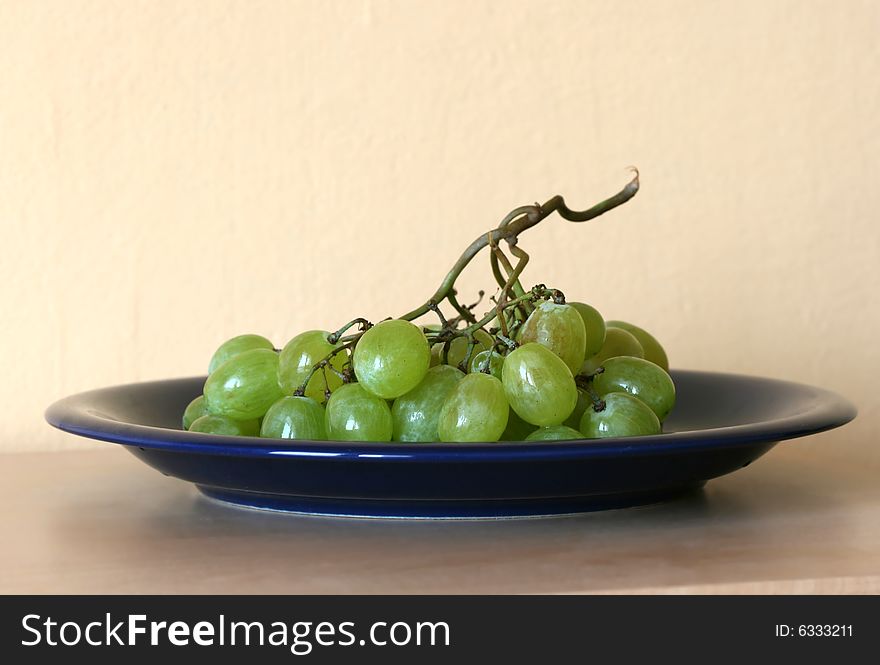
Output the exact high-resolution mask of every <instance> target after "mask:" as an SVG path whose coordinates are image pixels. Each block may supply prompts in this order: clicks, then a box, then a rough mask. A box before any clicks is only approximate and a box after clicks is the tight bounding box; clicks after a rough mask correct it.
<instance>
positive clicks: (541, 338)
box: [519, 302, 586, 374]
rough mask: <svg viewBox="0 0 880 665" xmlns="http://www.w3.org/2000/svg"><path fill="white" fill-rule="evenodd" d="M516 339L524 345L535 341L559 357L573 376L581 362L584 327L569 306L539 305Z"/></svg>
mask: <svg viewBox="0 0 880 665" xmlns="http://www.w3.org/2000/svg"><path fill="white" fill-rule="evenodd" d="M519 339H520V341H521V342H522V343H523V344H528V343H529V342H537V343H538V344H540V345H541V346H545V347H547V348H548V349H550V350H551V351H552V352H553V353H555V354H556V355H557V356H559V357H560V358H561V359H562V361H563V362H564V363H565V364H566V365H567V366H568V369H569V371H571V373H572V374H577V372H578V370H579V369H580V368H581V365H583V363H584V357H585V349H586V328H585V327H584V320H583V319H582V318H581V315H580V314H579V313H578V311H577V310H576V309H575V308H574V307H572V306H571V305H558V304H556V303H553V302H542V303H540V304H539V305H538V306H537V307H536V308H535V311H534V312H532V313H531V315H529V318H528V319H526V322H525V323H524V324H523V326H522V328H521V330H520V332H519Z"/></svg>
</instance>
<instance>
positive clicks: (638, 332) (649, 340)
mask: <svg viewBox="0 0 880 665" xmlns="http://www.w3.org/2000/svg"><path fill="white" fill-rule="evenodd" d="M605 325H609V326H614V327H615V328H621V329H622V330H626V331H627V332H628V333H630V334H631V335H632V336H633V337H635V338H636V339H637V340H639V344H641V345H642V348H643V349H644V350H645V360H650V361H651V362H652V363H654V364H655V365H659V366H660V367H662V368H663V369H665V370H666V371H667V372H668V371H669V359H668V358H667V357H666V351H664V350H663V347H662V346H661V345H660V342H658V341H657V338H656V337H654V336H653V335H652V334H651V333H649V332H648V331H647V330H645V329H644V328H639V327H638V326H634V325H633V324H631V323H627V322H626V321H608V323H606V324H605Z"/></svg>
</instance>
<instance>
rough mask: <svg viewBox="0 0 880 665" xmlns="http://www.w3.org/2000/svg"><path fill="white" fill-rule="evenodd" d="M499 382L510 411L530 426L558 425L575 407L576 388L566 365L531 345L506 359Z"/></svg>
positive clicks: (538, 346)
mask: <svg viewBox="0 0 880 665" xmlns="http://www.w3.org/2000/svg"><path fill="white" fill-rule="evenodd" d="M502 382H503V384H504V392H505V394H506V395H507V400H508V401H509V402H510V406H511V408H512V409H513V410H514V411H516V413H517V414H518V415H519V416H520V417H521V418H522V419H523V420H525V421H526V422H528V423H531V424H532V425H538V426H541V427H547V426H550V425H559V424H561V423H562V422H563V421H564V420H565V419H566V418H568V417H569V416H570V415H571V412H572V411H574V408H575V406H576V405H577V387H576V386H575V383H574V377H572V375H571V372H570V371H569V369H568V366H567V365H566V364H565V363H564V362H563V361H562V360H561V359H560V358H559V357H558V356H557V355H556V354H554V353H553V352H552V351H550V350H549V349H547V348H546V347H544V346H541V345H540V344H536V343H534V342H531V343H529V344H524V345H522V346H521V347H519V348H518V349H516V350H514V351H513V352H511V354H510V355H509V356H507V358H506V360H505V361H504V368H503V370H502Z"/></svg>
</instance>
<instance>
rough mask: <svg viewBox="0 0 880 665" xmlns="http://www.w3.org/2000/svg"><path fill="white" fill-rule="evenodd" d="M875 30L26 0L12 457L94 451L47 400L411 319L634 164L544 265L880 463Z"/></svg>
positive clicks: (7, 401) (879, 7)
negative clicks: (539, 219)
mask: <svg viewBox="0 0 880 665" xmlns="http://www.w3.org/2000/svg"><path fill="white" fill-rule="evenodd" d="M878 32H880V3H878V2H876V1H873V0H868V1H864V2H858V1H855V0H848V1H841V0H830V1H827V2H809V1H808V2H787V1H780V0H773V1H768V0H760V1H759V0H750V1H746V2H743V1H729V2H709V1H698V0H694V1H664V2H635V3H634V2H620V3H609V2H588V1H581V2H576V1H568V2H563V1H552V0H544V1H531V0H507V1H505V2H501V1H498V2H487V1H483V2H475V1H474V0H466V1H463V0H456V1H430V2H429V1H425V2H415V1H410V2H406V1H398V2H388V1H379V0H376V1H370V0H363V1H356V0H336V1H332V2H317V1H314V2H232V1H224V0H213V1H210V2H209V1H196V0H191V1H189V2H165V1H163V2H156V1H152V0H150V1H144V2H134V1H126V2H116V1H108V2H100V1H95V2H92V1H83V0H77V1H61V0H58V1H56V2H46V1H33V0H4V1H3V2H0V45H2V46H0V223H2V229H3V256H2V259H0V261H2V262H0V297H2V312H3V314H2V317H0V362H2V367H3V370H4V375H5V378H4V380H3V381H2V383H0V404H2V405H3V409H4V415H3V417H2V418H0V448H2V449H8V450H15V449H37V448H60V447H65V446H67V447H75V446H76V447H83V446H85V445H86V444H85V443H83V442H81V441H79V440H74V439H73V438H72V437H67V436H65V435H63V434H61V433H58V432H55V431H54V430H51V429H50V428H49V427H48V426H46V425H45V424H44V423H43V422H42V410H43V409H44V408H45V406H46V405H47V404H48V403H49V402H50V401H52V400H54V399H56V398H58V397H61V396H63V395H65V394H68V393H71V392H74V391H79V390H83V389H87V388H91V387H97V386H102V385H105V384H113V383H121V382H129V381H137V380H142V379H149V378H161V377H170V376H180V375H190V374H194V373H199V372H201V371H203V368H204V367H205V365H206V364H207V360H208V357H209V356H210V354H211V352H212V350H213V348H214V347H215V345H216V344H218V343H219V342H220V341H222V340H223V339H224V338H226V337H229V336H231V335H234V334H237V333H240V332H247V331H253V332H260V333H263V334H267V335H269V336H271V337H272V338H273V339H274V340H276V341H277V343H278V344H283V343H284V341H286V339H287V338H288V337H290V336H291V335H292V334H294V333H296V332H298V331H300V330H302V329H306V328H313V327H330V326H334V325H335V324H337V323H339V322H342V321H344V320H346V319H348V318H350V317H351V316H353V315H358V314H364V315H366V316H369V317H373V318H377V319H378V318H382V317H384V316H386V315H389V314H395V313H397V314H399V313H401V312H402V311H404V310H405V309H407V308H409V307H410V306H412V305H414V304H417V303H418V302H420V301H422V300H423V299H424V298H425V297H426V296H427V295H428V294H429V293H430V292H431V291H433V289H434V288H435V286H436V284H437V283H438V282H439V280H440V278H441V276H442V275H443V274H444V273H445V271H446V269H447V267H448V265H449V264H451V263H452V261H453V260H454V259H455V257H456V256H457V254H458V253H459V251H460V250H461V248H463V246H464V245H466V244H467V243H468V242H470V240H472V239H473V237H475V236H476V235H477V234H478V233H480V232H482V231H484V230H486V229H488V228H490V227H491V226H494V224H495V223H496V222H497V220H498V219H499V218H500V217H501V216H502V215H503V214H504V213H505V212H506V211H507V210H508V209H510V208H512V207H514V206H516V205H519V204H523V203H530V202H532V201H535V200H537V199H540V200H544V199H546V198H547V197H549V196H550V195H552V194H554V193H557V192H558V193H562V194H564V195H565V196H566V197H567V198H568V200H569V202H570V203H571V204H572V205H573V206H578V205H580V206H583V205H586V204H589V203H592V202H594V201H595V200H598V199H599V198H601V197H603V196H604V195H606V194H610V193H611V192H613V191H615V190H616V189H617V188H618V187H619V186H621V185H622V184H623V183H624V182H625V181H626V178H627V174H626V173H625V171H624V167H625V166H627V165H629V164H637V165H638V166H639V167H640V169H641V171H642V180H643V188H642V191H641V193H640V194H639V196H638V197H637V198H636V199H635V200H634V201H633V202H631V203H630V204H629V205H627V206H626V207H625V208H624V209H621V210H619V211H617V212H615V213H614V214H613V215H611V216H608V217H605V218H603V219H602V220H601V221H599V222H595V223H593V224H591V225H580V226H578V225H571V224H566V223H563V222H562V221H561V220H559V219H558V218H557V219H554V220H552V221H550V220H548V221H547V222H545V224H543V225H542V226H540V227H538V228H537V229H534V230H532V231H531V232H530V233H529V234H528V235H527V236H524V238H523V245H524V246H525V247H526V248H527V249H528V250H530V252H531V254H532V257H533V262H532V264H531V265H530V266H529V269H528V272H527V277H526V281H528V282H530V283H536V282H539V281H543V282H547V283H548V284H553V285H556V286H559V287H561V288H563V289H564V290H565V291H566V292H567V293H568V294H569V296H570V297H575V296H576V297H577V298H578V299H583V300H586V301H589V302H592V303H593V304H595V305H596V306H597V307H598V308H599V309H600V310H601V311H602V312H603V313H605V314H606V315H607V316H608V318H627V319H630V320H633V321H635V322H638V323H642V324H644V325H645V326H646V327H649V328H650V329H651V330H653V331H655V332H656V334H657V335H658V336H659V337H660V338H661V339H662V340H663V341H664V342H665V344H666V346H667V347H668V350H669V352H670V356H671V358H672V360H673V364H674V365H676V366H679V367H691V368H701V369H717V370H728V371H738V372H747V373H755V374H763V375H770V376H776V377H787V378H791V379H795V380H800V381H806V382H811V383H817V384H822V385H826V386H829V387H831V388H834V389H838V390H841V391H843V392H845V393H846V394H848V395H849V396H851V397H852V398H853V399H854V400H855V401H856V402H857V403H858V404H859V406H860V407H861V410H862V413H861V417H860V419H859V420H858V421H857V422H856V423H855V424H854V425H853V426H851V433H852V436H853V440H854V441H858V445H861V446H864V447H865V449H866V450H867V449H871V450H873V447H874V446H875V444H876V441H877V439H878V434H880V398H878V392H880V391H878V390H877V373H878V370H880V354H878V348H880V345H878V343H877V335H878V327H880V308H878V302H877V297H878V292H880V269H878V265H880V232H878V229H880V224H878V211H880V187H878V182H877V166H878V158H880V138H878V136H880V132H878V129H880V122H878V117H880V39H878ZM486 264H487V262H486ZM481 284H489V274H488V265H484V264H483V262H482V261H481V262H480V263H479V265H478V267H477V268H476V269H475V270H473V271H472V272H471V273H469V274H468V276H467V278H466V279H465V280H464V281H463V283H462V290H463V291H464V292H465V293H468V292H471V291H475V290H476V289H477V288H478V287H479V286H480V285H481ZM807 445H809V444H807ZM870 454H873V453H870Z"/></svg>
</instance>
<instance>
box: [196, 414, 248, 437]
mask: <svg viewBox="0 0 880 665" xmlns="http://www.w3.org/2000/svg"><path fill="white" fill-rule="evenodd" d="M189 431H190V432H201V433H203V434H222V435H225V436H257V435H258V434H259V432H260V423H259V421H258V420H257V419H255V418H254V419H250V420H233V419H232V418H227V417H226V416H218V415H216V414H210V413H209V414H208V415H205V416H202V417H201V418H196V419H195V420H194V421H193V422H192V424H191V425H190V427H189Z"/></svg>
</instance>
